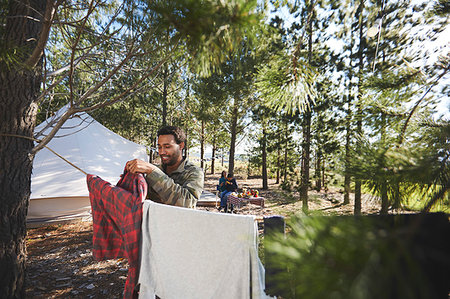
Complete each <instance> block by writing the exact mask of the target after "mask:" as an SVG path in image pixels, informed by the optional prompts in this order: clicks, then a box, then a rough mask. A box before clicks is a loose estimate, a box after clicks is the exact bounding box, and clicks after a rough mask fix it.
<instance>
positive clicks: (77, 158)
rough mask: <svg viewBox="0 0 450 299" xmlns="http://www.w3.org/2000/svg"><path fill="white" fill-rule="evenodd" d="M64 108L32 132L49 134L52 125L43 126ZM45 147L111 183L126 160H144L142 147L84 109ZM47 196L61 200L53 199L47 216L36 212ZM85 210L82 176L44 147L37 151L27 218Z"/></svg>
mask: <svg viewBox="0 0 450 299" xmlns="http://www.w3.org/2000/svg"><path fill="white" fill-rule="evenodd" d="M66 110H67V106H64V107H63V108H61V109H60V110H59V111H58V112H57V113H56V114H55V116H53V117H50V118H49V119H47V120H46V121H44V122H43V123H41V124H40V125H39V126H37V127H36V129H35V133H39V132H40V131H43V132H42V135H40V136H45V135H47V134H48V133H50V131H51V129H52V126H49V127H48V128H46V126H48V125H49V124H51V123H52V121H53V120H55V119H57V118H59V117H60V116H61V115H62V114H63V113H64V112H65V111H66ZM38 137H39V136H38ZM47 146H48V147H49V148H51V149H52V150H54V151H55V152H56V153H58V154H59V155H61V156H63V157H64V158H65V159H67V160H68V161H70V162H71V163H73V164H74V165H76V166H77V167H79V168H81V169H82V170H83V171H85V172H87V173H91V174H95V175H97V176H99V177H101V178H102V179H104V180H105V181H108V182H114V183H115V182H116V181H117V178H118V177H119V176H120V174H122V172H123V168H124V166H125V163H126V162H127V161H129V160H132V159H135V158H138V159H142V160H145V161H148V156H147V153H146V148H145V146H143V145H139V144H136V143H134V142H131V141H129V140H127V139H125V138H123V137H121V136H119V135H117V134H116V133H114V132H112V131H110V130H109V129H107V128H106V127H104V126H103V125H101V124H100V123H99V122H97V121H96V120H95V119H94V118H92V117H91V116H90V115H89V114H87V113H85V112H81V113H77V114H75V115H73V116H72V117H71V118H70V119H68V120H67V121H66V122H65V124H64V125H63V127H61V129H60V130H59V131H58V133H57V134H56V136H55V137H54V138H53V139H52V140H51V141H50V142H49V144H48V145H47ZM49 198H53V199H56V198H61V200H58V201H57V205H56V206H54V207H53V211H52V212H51V215H49V213H45V215H44V214H42V213H41V212H39V210H42V209H41V207H42V205H43V204H44V202H45V201H43V200H42V199H49ZM38 199H39V200H38ZM81 199H82V200H81ZM86 199H87V201H86ZM89 209H90V205H89V192H88V189H87V186H86V176H85V175H84V174H83V173H82V172H81V171H79V170H77V169H75V168H74V167H72V166H71V165H70V164H68V163H67V162H65V161H64V160H62V159H61V158H59V157H58V156H56V155H55V154H53V153H52V152H51V151H49V150H48V149H46V148H44V149H42V150H41V151H39V152H38V153H37V154H36V156H35V158H34V163H33V174H32V177H31V201H30V207H29V210H28V219H29V220H31V221H33V220H36V219H40V218H42V219H43V218H57V217H61V216H64V215H65V216H66V217H67V216H68V215H71V214H74V213H80V211H81V210H84V211H88V210H89Z"/></svg>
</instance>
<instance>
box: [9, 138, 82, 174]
mask: <svg viewBox="0 0 450 299" xmlns="http://www.w3.org/2000/svg"><path fill="white" fill-rule="evenodd" d="M0 136H9V137H18V138H24V139H28V140H31V141H35V142H41V140H39V139H36V138H33V137H28V136H22V135H15V134H5V133H1V134H0ZM44 147H45V148H46V149H48V150H49V151H51V152H52V153H53V154H55V155H56V156H57V157H59V158H61V159H62V160H63V161H64V162H66V163H68V164H69V165H70V166H72V167H74V168H75V169H77V170H79V171H81V172H82V173H83V174H84V175H87V172H86V171H84V170H83V169H81V168H80V167H78V166H76V165H75V164H73V163H72V162H70V161H69V160H67V159H66V158H64V157H63V156H61V155H60V154H58V153H57V152H55V151H54V150H52V149H51V148H49V147H48V146H46V145H44Z"/></svg>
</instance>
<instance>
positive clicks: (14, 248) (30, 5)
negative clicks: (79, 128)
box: [0, 0, 56, 298]
mask: <svg viewBox="0 0 450 299" xmlns="http://www.w3.org/2000/svg"><path fill="white" fill-rule="evenodd" d="M47 2H48V4H47V3H46V1H10V3H9V5H8V8H9V11H8V12H7V16H8V18H6V26H5V28H4V31H3V33H4V34H3V36H1V37H0V40H1V42H2V43H5V45H6V47H8V49H9V50H7V51H8V52H10V53H12V50H13V49H16V50H17V54H16V55H14V56H15V58H17V62H11V63H8V64H6V62H5V61H4V60H3V61H1V62H0V122H1V126H0V294H1V297H2V298H24V297H25V286H24V280H25V262H26V248H25V236H26V215H27V209H28V204H29V199H30V192H31V190H30V189H31V171H32V165H33V159H34V156H33V155H32V154H31V150H32V149H33V146H34V144H33V141H31V140H30V139H26V138H32V137H33V131H34V126H35V123H36V113H37V105H36V104H35V101H36V99H37V97H38V94H39V91H40V84H41V82H42V62H41V61H42V60H41V57H42V52H41V53H40V54H39V53H38V51H36V47H38V45H41V46H42V44H43V42H44V44H45V41H42V40H40V39H39V37H40V36H43V37H44V38H45V37H46V36H47V35H46V33H45V32H42V30H43V29H42V28H43V24H44V23H48V21H50V22H51V20H44V19H43V18H44V17H43V16H46V17H47V16H48V15H49V14H48V13H47V12H46V7H47V8H49V9H52V10H54V9H55V7H56V6H55V5H54V4H55V3H53V1H50V0H49V1H47ZM36 20H39V21H36ZM47 25H48V24H47ZM42 48H43V47H42ZM30 59H31V60H32V62H30ZM25 62H28V63H31V65H29V66H27V65H25ZM1 134H13V135H19V136H24V137H25V138H20V137H11V136H4V135H3V136H1Z"/></svg>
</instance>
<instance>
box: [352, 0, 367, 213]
mask: <svg viewBox="0 0 450 299" xmlns="http://www.w3.org/2000/svg"><path fill="white" fill-rule="evenodd" d="M363 11H364V0H360V2H359V7H358V17H359V49H358V59H359V67H358V104H357V112H356V113H357V114H356V132H357V134H358V135H361V134H362V107H361V105H362V80H363V78H362V76H363V67H364V61H363V49H364V44H365V42H364V32H363V19H364V18H363ZM354 214H355V215H359V214H361V179H359V178H355V208H354Z"/></svg>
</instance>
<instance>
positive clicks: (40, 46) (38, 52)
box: [25, 0, 60, 68]
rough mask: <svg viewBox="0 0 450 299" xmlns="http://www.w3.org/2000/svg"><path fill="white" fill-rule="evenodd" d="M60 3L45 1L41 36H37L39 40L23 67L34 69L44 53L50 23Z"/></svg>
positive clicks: (51, 0) (52, 0) (50, 0)
mask: <svg viewBox="0 0 450 299" xmlns="http://www.w3.org/2000/svg"><path fill="white" fill-rule="evenodd" d="M59 4H60V1H56V2H55V1H54V0H47V5H46V7H45V14H44V19H43V20H42V29H41V34H40V36H39V40H38V43H37V46H36V47H35V48H34V50H33V53H32V54H31V56H30V57H29V58H28V59H27V61H26V62H25V65H26V66H28V67H29V68H34V67H35V66H36V65H37V64H38V62H39V60H40V59H41V57H42V54H43V53H44V49H45V45H46V44H47V41H48V36H49V33H50V29H51V28H52V22H53V19H54V18H55V14H56V10H57V8H58V5H59Z"/></svg>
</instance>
